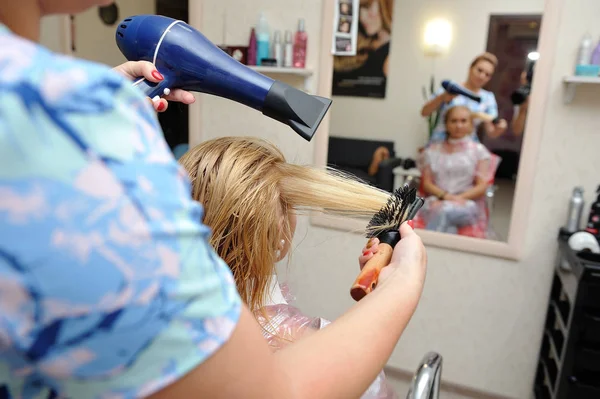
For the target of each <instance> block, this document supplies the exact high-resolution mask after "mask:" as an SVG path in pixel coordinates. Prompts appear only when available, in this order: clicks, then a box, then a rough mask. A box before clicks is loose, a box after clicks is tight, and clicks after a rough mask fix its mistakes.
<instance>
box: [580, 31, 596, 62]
mask: <svg viewBox="0 0 600 399" xmlns="http://www.w3.org/2000/svg"><path fill="white" fill-rule="evenodd" d="M592 40H593V39H592V35H590V33H589V32H587V33H586V34H585V36H584V37H583V40H582V41H581V44H580V45H579V52H578V53H577V65H589V64H590V62H592V52H593V51H594V48H593V43H592Z"/></svg>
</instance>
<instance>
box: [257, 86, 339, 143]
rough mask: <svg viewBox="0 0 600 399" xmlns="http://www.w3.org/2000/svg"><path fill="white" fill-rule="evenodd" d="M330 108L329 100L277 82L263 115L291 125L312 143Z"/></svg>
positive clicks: (270, 93) (266, 102)
mask: <svg viewBox="0 0 600 399" xmlns="http://www.w3.org/2000/svg"><path fill="white" fill-rule="evenodd" d="M330 106H331V100H330V99H328V98H324V97H318V96H312V95H310V94H307V93H305V92H303V91H301V90H298V89H296V88H294V87H291V86H289V85H287V84H285V83H283V82H280V81H277V80H276V81H275V82H273V86H271V89H270V90H269V92H268V93H267V97H266V98H265V101H264V106H263V114H264V115H266V116H268V117H270V118H273V119H276V120H278V121H280V122H283V123H285V124H287V125H289V126H290V127H291V128H292V129H293V130H294V131H295V132H296V133H298V134H299V135H300V136H302V137H303V138H304V139H305V140H307V141H310V140H311V139H312V137H313V136H314V134H315V132H316V131H317V128H318V127H319V125H320V124H321V121H322V120H323V118H324V117H325V114H326V113H327V110H328V109H329V107H330Z"/></svg>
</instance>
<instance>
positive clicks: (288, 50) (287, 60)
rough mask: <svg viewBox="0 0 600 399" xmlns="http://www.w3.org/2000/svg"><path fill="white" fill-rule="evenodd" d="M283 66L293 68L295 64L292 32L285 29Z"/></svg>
mask: <svg viewBox="0 0 600 399" xmlns="http://www.w3.org/2000/svg"><path fill="white" fill-rule="evenodd" d="M283 66H284V67H286V68H291V67H293V66H294V44H293V42H292V32H291V31H289V30H286V31H285V43H284V45H283Z"/></svg>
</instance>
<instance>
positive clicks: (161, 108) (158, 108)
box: [156, 101, 165, 111]
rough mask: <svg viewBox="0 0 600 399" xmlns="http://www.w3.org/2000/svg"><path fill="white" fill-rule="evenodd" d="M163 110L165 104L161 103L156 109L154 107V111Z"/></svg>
mask: <svg viewBox="0 0 600 399" xmlns="http://www.w3.org/2000/svg"><path fill="white" fill-rule="evenodd" d="M163 109H165V103H163V102H162V101H161V102H160V104H158V107H156V110H157V111H162V110H163Z"/></svg>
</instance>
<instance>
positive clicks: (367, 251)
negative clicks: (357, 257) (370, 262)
mask: <svg viewBox="0 0 600 399" xmlns="http://www.w3.org/2000/svg"><path fill="white" fill-rule="evenodd" d="M370 253H371V251H369V250H366V251H363V256H367V255H368V254H370Z"/></svg>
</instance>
